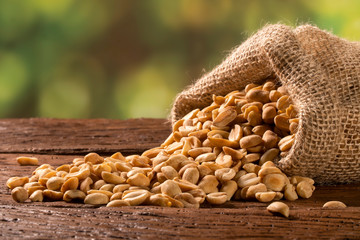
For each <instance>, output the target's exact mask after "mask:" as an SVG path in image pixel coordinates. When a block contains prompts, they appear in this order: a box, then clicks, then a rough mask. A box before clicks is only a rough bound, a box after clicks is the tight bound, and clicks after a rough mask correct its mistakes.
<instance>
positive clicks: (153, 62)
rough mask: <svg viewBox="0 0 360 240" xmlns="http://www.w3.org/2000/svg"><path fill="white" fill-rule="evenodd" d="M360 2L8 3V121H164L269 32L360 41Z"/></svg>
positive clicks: (2, 2)
mask: <svg viewBox="0 0 360 240" xmlns="http://www.w3.org/2000/svg"><path fill="white" fill-rule="evenodd" d="M359 9H360V1H357V0H353V1H350V0H347V1H346V0H342V1H339V0H337V1H327V0H318V1H314V0H309V1H290V0H288V1H286V0H276V1H270V0H264V1H262V0H251V1H249V0H233V1H231V0H217V1H215V0H143V1H140V0H128V1H127V0H124V1H121V0H106V1H100V0H87V1H75V0H73V1H70V0H26V1H24V0H11V1H10V0H0V117H2V118H10V117H56V118H99V117H101V118H120V119H126V118H134V117H166V116H167V115H168V113H169V110H170V108H171V102H172V101H173V100H174V97H175V95H176V93H177V92H179V91H181V90H182V89H183V88H184V87H185V86H186V85H188V84H189V83H191V82H193V81H195V80H196V79H197V78H199V77H200V76H201V75H202V74H203V73H204V72H205V71H209V70H211V68H212V67H214V66H216V65H217V64H219V63H220V62H221V60H222V59H223V58H224V57H225V56H226V55H227V54H228V53H229V51H230V50H231V49H232V48H234V47H235V46H236V45H238V44H240V43H241V42H242V41H244V40H245V39H246V38H247V37H249V36H250V35H251V34H252V33H254V32H255V31H256V30H257V29H259V28H261V27H262V26H264V25H265V24H266V23H277V22H281V23H285V24H288V25H292V26H296V25H298V24H301V23H312V24H316V25H318V26H319V27H320V28H323V29H327V30H330V31H332V32H333V33H335V34H337V35H339V36H341V37H345V38H348V39H351V40H357V41H359V40H360V14H359Z"/></svg>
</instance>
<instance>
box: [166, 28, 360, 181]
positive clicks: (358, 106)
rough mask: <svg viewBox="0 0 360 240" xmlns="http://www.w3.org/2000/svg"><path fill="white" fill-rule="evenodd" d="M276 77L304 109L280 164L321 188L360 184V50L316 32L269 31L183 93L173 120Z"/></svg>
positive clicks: (280, 29) (315, 29)
mask: <svg viewBox="0 0 360 240" xmlns="http://www.w3.org/2000/svg"><path fill="white" fill-rule="evenodd" d="M272 75H275V76H277V77H278V78H279V79H280V81H281V83H282V84H283V85H284V86H285V87H286V88H287V90H288V92H289V94H290V96H291V97H292V99H293V101H294V102H295V104H296V105H297V106H298V107H299V108H300V124H299V129H298V132H297V134H296V138H295V144H294V145H293V147H292V149H291V150H290V152H289V154H288V155H287V156H286V157H285V158H283V159H280V160H279V161H278V162H277V164H278V165H279V167H281V168H282V169H283V171H285V172H286V173H287V174H289V175H302V176H308V177H312V178H314V179H315V181H316V182H317V183H320V184H324V183H332V184H334V183H351V182H360V119H359V118H360V44H359V43H357V42H350V41H347V40H344V39H340V38H338V37H336V36H334V35H332V34H330V33H328V32H325V31H322V30H320V29H318V28H316V27H314V26H310V25H304V26H300V27H297V28H296V29H292V28H290V27H288V26H284V25H270V26H266V27H265V28H263V29H262V30H260V31H259V32H257V33H256V34H255V35H253V36H252V37H250V38H249V39H248V40H247V41H245V42H244V43H243V44H241V45H240V46H239V47H238V48H237V49H235V50H234V51H233V52H232V53H231V54H230V55H229V56H228V57H227V58H226V59H225V60H224V61H223V62H222V63H221V64H220V65H219V66H217V67H216V68H215V69H213V70H212V71H211V72H209V73H207V74H205V75H204V76H203V77H201V78H200V79H199V80H198V81H197V82H195V83H194V84H193V85H191V86H189V87H188V88H187V89H186V90H184V91H183V92H181V93H180V94H179V95H178V96H177V98H176V100H175V102H174V105H173V108H172V112H171V117H172V120H173V121H174V120H176V119H179V118H181V117H182V116H183V115H185V114H186V113H187V112H189V111H190V110H192V109H194V108H202V107H204V106H206V105H208V104H210V103H211V102H212V94H217V95H225V94H227V93H228V92H230V91H233V90H241V89H243V88H244V87H245V85H246V84H248V83H252V82H255V83H261V82H263V81H264V79H266V78H268V77H269V76H272Z"/></svg>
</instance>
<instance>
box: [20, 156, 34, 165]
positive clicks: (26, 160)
mask: <svg viewBox="0 0 360 240" xmlns="http://www.w3.org/2000/svg"><path fill="white" fill-rule="evenodd" d="M16 161H17V162H18V163H19V164H20V165H21V166H26V165H30V166H36V165H38V164H39V160H38V159H37V158H35V157H18V158H16Z"/></svg>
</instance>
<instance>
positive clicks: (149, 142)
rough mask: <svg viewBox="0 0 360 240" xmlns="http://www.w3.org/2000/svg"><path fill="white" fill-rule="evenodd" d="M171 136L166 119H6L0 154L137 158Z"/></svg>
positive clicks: (2, 123)
mask: <svg viewBox="0 0 360 240" xmlns="http://www.w3.org/2000/svg"><path fill="white" fill-rule="evenodd" d="M170 132H171V129H170V124H169V122H168V121H166V120H165V119H129V120H109V119H88V120H83V119H72V120H69V119H42V118H32V119H4V120H0V152H2V153H43V154H79V153H81V154H85V153H88V152H92V151H96V152H98V153H102V154H104V153H107V154H110V153H113V152H117V151H119V150H120V151H122V152H123V153H125V154H134V153H139V152H142V151H144V150H146V149H149V148H152V147H156V146H158V145H159V144H160V143H161V142H162V141H164V140H165V139H166V138H167V136H168V135H169V133H170Z"/></svg>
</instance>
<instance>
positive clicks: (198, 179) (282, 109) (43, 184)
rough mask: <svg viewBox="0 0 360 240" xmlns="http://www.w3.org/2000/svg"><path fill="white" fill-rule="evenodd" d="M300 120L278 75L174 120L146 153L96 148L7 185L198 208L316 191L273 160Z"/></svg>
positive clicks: (90, 198)
mask: <svg viewBox="0 0 360 240" xmlns="http://www.w3.org/2000/svg"><path fill="white" fill-rule="evenodd" d="M298 126H299V119H298V109H297V107H296V106H295V105H294V104H293V103H292V101H291V98H290V97H289V96H288V95H287V94H286V91H285V89H284V87H279V86H277V85H276V84H275V83H274V82H272V81H268V82H266V83H265V84H263V85H256V84H249V85H247V86H246V87H245V90H243V91H233V92H231V93H229V94H227V95H226V96H224V97H223V96H215V95H214V96H213V102H212V104H210V105H209V106H207V107H205V108H204V109H202V110H200V109H194V110H193V111H191V112H189V113H188V114H187V115H186V116H184V117H183V118H182V119H180V120H178V121H177V122H175V123H174V124H173V131H172V133H171V134H170V136H169V137H168V138H167V139H166V140H165V141H164V143H163V144H161V146H160V147H157V148H153V149H149V150H147V151H145V152H144V153H143V154H142V155H131V156H127V157H124V156H123V155H122V154H121V153H120V152H117V153H115V154H113V155H112V156H111V157H105V158H103V157H101V156H99V155H98V154H96V153H89V154H88V155H86V156H85V157H84V158H75V159H74V160H73V162H72V163H71V164H65V165H62V166H59V167H57V168H56V169H55V168H54V167H52V166H50V165H48V164H43V165H41V166H39V167H38V168H37V169H36V170H35V171H34V172H33V175H32V177H31V178H27V177H25V178H16V177H14V178H11V179H9V180H8V182H7V185H8V187H9V188H15V187H22V186H24V185H25V184H29V185H27V186H24V189H26V191H27V192H28V195H29V196H32V197H31V200H32V201H42V200H43V198H44V199H45V200H51V201H56V200H64V201H66V202H72V201H77V202H79V201H81V202H84V203H86V204H93V205H106V206H108V207H121V206H134V205H140V204H146V205H156V206H163V207H196V208H198V207H199V206H200V204H202V203H204V202H205V201H207V202H209V203H211V204H223V203H224V202H226V201H229V200H231V199H243V200H247V201H253V200H258V201H260V202H271V201H276V200H280V199H282V198H283V196H284V197H285V198H286V199H287V200H290V201H294V200H296V199H297V198H298V197H299V196H300V197H302V198H309V197H311V195H312V193H313V191H314V189H315V188H314V186H313V184H314V181H313V180H312V179H310V178H305V177H300V176H293V177H291V178H289V177H287V176H286V175H285V174H284V173H283V172H282V171H281V170H280V169H279V168H277V167H276V165H275V164H274V163H273V162H274V161H276V159H277V158H278V157H279V156H280V155H281V156H285V155H286V154H287V153H288V152H289V151H290V149H291V147H292V145H293V144H294V143H295V141H296V138H295V134H296V131H297V128H298ZM28 182H30V183H28ZM32 193H36V194H34V195H32ZM21 201H23V199H21ZM24 201H25V200H24ZM285 215H286V213H285Z"/></svg>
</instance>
